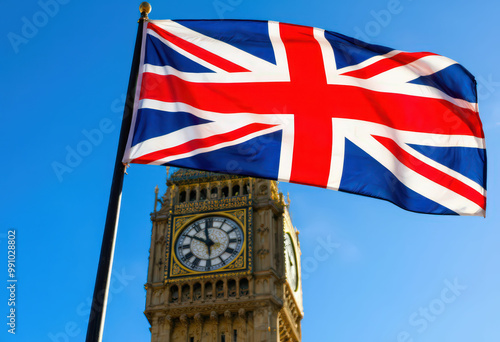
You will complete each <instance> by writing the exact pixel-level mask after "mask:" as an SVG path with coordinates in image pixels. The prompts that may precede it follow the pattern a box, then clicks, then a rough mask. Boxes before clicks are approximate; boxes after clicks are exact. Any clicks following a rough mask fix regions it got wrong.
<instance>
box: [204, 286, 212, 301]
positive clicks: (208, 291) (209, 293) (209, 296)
mask: <svg viewBox="0 0 500 342" xmlns="http://www.w3.org/2000/svg"><path fill="white" fill-rule="evenodd" d="M213 291H214V289H213V286H212V283H206V284H205V299H212V298H213V295H214V293H213Z"/></svg>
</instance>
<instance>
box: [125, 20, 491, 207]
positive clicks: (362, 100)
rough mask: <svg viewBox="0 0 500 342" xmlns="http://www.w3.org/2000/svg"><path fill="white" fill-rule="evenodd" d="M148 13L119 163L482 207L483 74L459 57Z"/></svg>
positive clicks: (291, 28)
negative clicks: (479, 90) (479, 80)
mask: <svg viewBox="0 0 500 342" xmlns="http://www.w3.org/2000/svg"><path fill="white" fill-rule="evenodd" d="M145 25H147V27H146V28H145V30H144V37H143V46H142V57H141V65H140V74H139V79H138V84H137V94H136V101H135V108H134V116H133V120H132V129H131V132H130V134H129V139H128V144H127V149H126V152H125V156H124V159H123V161H124V162H126V163H142V164H156V165H166V164H168V165H173V166H178V167H186V168H194V169H202V170H208V171H216V172H224V173H236V174H243V175H249V176H255V177H262V178H269V179H278V180H281V181H286V182H293V183H301V184H309V185H314V186H319V187H326V188H329V189H333V190H340V191H345V192H350V193H356V194H361V195H365V196H371V197H376V198H381V199H385V200H388V201H390V202H393V203H394V204H396V205H398V206H400V207H402V208H404V209H407V210H410V211H415V212H421V213H432V214H455V215H456V214H459V215H484V213H485V208H486V152H485V144H484V133H483V130H482V126H481V121H480V119H479V115H478V110H477V95H476V83H475V80H474V77H473V76H472V75H471V74H470V73H469V72H468V71H467V70H466V69H465V68H463V67H462V66H461V65H459V64H457V63H456V62H455V61H453V60H451V59H449V58H446V57H443V56H440V55H436V54H433V53H429V52H418V53H410V52H403V51H398V50H393V49H390V48H386V47H382V46H378V45H371V44H366V43H363V42H361V41H358V40H356V39H353V38H349V37H346V36H344V35H341V34H338V33H334V32H329V31H325V30H322V29H318V28H312V27H305V26H298V25H291V24H284V23H278V22H273V21H269V22H263V21H237V20H222V21H221V20H217V21H211V20H198V21H196V20H179V21H172V20H158V21H156V20H155V21H149V22H148V23H145Z"/></svg>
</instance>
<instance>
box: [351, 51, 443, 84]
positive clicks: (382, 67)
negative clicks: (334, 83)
mask: <svg viewBox="0 0 500 342" xmlns="http://www.w3.org/2000/svg"><path fill="white" fill-rule="evenodd" d="M431 55H436V54H435V53H431V52H400V53H398V54H397V55H394V56H392V57H390V58H384V59H382V60H380V61H378V62H375V63H373V64H370V65H368V66H366V67H364V68H362V69H358V70H353V71H349V72H346V73H343V74H342V75H344V76H352V77H357V78H361V79H364V80H366V79H368V78H370V77H373V76H377V75H378V74H380V73H383V72H385V71H387V70H390V69H393V68H396V67H399V66H403V65H406V64H410V63H412V62H414V61H416V60H417V59H420V58H422V57H426V56H431Z"/></svg>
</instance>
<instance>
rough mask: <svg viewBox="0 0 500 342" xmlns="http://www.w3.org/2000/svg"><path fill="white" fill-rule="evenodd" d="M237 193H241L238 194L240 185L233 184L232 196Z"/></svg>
mask: <svg viewBox="0 0 500 342" xmlns="http://www.w3.org/2000/svg"><path fill="white" fill-rule="evenodd" d="M239 195H241V194H240V186H239V185H235V186H233V196H239Z"/></svg>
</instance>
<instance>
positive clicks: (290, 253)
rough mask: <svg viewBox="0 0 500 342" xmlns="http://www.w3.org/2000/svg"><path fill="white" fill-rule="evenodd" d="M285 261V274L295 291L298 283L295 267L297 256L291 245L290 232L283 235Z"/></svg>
mask: <svg viewBox="0 0 500 342" xmlns="http://www.w3.org/2000/svg"><path fill="white" fill-rule="evenodd" d="M285 263H286V266H285V267H286V275H287V278H288V279H289V281H290V285H291V286H292V290H293V291H297V288H298V285H299V282H298V280H299V277H298V273H299V272H298V269H297V257H296V255H295V247H294V246H293V241H292V238H291V237H290V234H288V233H287V234H286V235H285Z"/></svg>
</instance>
